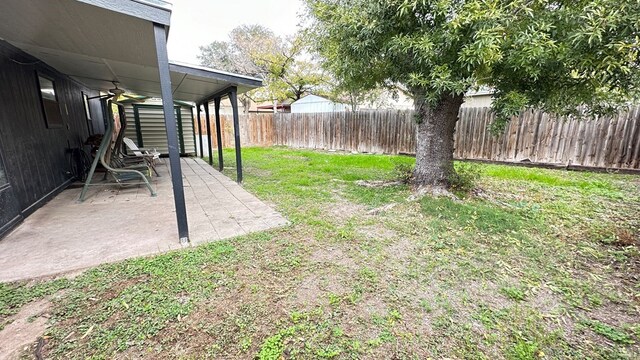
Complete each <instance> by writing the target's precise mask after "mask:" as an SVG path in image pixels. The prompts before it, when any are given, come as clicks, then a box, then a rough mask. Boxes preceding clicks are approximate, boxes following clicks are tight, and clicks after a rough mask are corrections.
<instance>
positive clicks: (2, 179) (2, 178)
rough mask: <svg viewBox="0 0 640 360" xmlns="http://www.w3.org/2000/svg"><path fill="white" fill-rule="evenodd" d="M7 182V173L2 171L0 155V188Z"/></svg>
mask: <svg viewBox="0 0 640 360" xmlns="http://www.w3.org/2000/svg"><path fill="white" fill-rule="evenodd" d="M8 183H9V180H7V174H6V173H5V172H4V165H2V158H1V157H0V189H1V188H3V187H4V186H5V185H7V184H8Z"/></svg>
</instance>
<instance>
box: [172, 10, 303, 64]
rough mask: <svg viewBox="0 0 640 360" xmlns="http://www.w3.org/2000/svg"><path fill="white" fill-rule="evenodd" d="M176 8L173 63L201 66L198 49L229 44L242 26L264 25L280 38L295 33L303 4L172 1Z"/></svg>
mask: <svg viewBox="0 0 640 360" xmlns="http://www.w3.org/2000/svg"><path fill="white" fill-rule="evenodd" d="M169 2H171V3H172V4H173V12H172V15H171V29H170V31H169V43H168V47H169V59H171V60H176V61H182V62H187V63H191V64H197V63H198V59H197V57H196V56H197V55H198V53H199V49H198V47H199V46H201V45H207V44H209V43H211V42H212V41H214V40H227V39H228V34H229V32H230V31H231V30H232V29H233V28H235V27H236V26H238V25H242V24H260V25H264V26H266V27H267V28H269V29H271V30H273V31H274V32H275V33H276V34H278V35H290V34H293V33H295V31H296V28H297V25H298V23H299V22H300V18H301V16H300V15H301V13H302V9H303V5H302V0H225V1H223V0H169Z"/></svg>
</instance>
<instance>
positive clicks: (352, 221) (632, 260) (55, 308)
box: [0, 148, 640, 359]
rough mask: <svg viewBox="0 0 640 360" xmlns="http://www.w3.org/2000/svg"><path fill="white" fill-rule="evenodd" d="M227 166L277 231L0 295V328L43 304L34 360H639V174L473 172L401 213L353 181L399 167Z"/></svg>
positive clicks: (305, 155) (404, 198)
mask: <svg viewBox="0 0 640 360" xmlns="http://www.w3.org/2000/svg"><path fill="white" fill-rule="evenodd" d="M226 154H227V157H226V160H228V161H232V159H233V155H232V152H227V153H226ZM243 159H244V162H245V184H244V186H245V187H246V188H247V189H248V190H249V191H251V192H252V193H254V194H256V195H257V196H258V197H260V198H261V199H262V200H264V201H266V202H267V203H270V204H271V205H272V206H274V207H275V208H276V209H278V210H279V211H280V212H281V213H282V214H283V215H285V216H286V217H287V218H288V219H289V220H290V221H291V225H289V226H287V227H284V228H281V229H277V230H272V231H267V232H261V233H256V234H253V235H251V236H245V237H240V238H235V239H230V240H227V241H219V242H215V243H211V244H209V245H206V246H201V247H198V248H194V249H189V250H184V251H177V252H172V253H168V254H165V255H160V256H155V257H151V258H145V259H135V260H130V261H125V262H122V263H118V264H110V265H105V266H101V267H99V268H96V269H93V270H89V271H86V272H85V273H83V274H81V275H79V276H76V277H74V278H72V279H58V280H53V281H47V282H26V283H13V284H4V285H1V284H0V326H2V327H4V326H7V324H8V323H9V322H10V321H11V320H12V319H13V316H14V314H16V313H17V312H18V311H19V310H20V309H21V308H22V307H24V306H27V305H28V304H29V303H32V301H34V300H37V299H41V298H45V297H46V298H48V299H50V300H51V302H52V304H53V305H52V308H51V310H50V312H51V315H50V318H49V320H48V321H49V327H48V330H47V331H46V333H45V335H44V341H40V344H39V346H40V348H41V352H42V354H43V356H44V357H45V358H87V357H92V358H113V357H118V358H138V357H148V358H165V357H166V358H202V357H210V358H221V359H229V358H240V359H253V358H258V359H281V358H286V359H290V358H302V359H308V358H313V359H318V358H326V359H329V358H335V359H356V358H368V359H427V358H434V359H440V358H455V359H458V358H469V359H479V358H487V359H496V358H506V359H555V358H577V359H582V358H638V357H640V346H639V345H638V343H639V342H640V298H639V297H640V288H639V287H638V277H639V276H640V252H639V247H638V246H639V245H640V177H638V176H631V175H617V174H594V173H583V172H580V173H579V172H566V171H559V170H542V169H531V168H522V167H510V166H498V165H479V167H480V171H481V174H482V175H481V177H480V180H479V182H478V188H479V190H475V191H474V192H473V194H472V195H469V196H467V197H465V198H464V199H462V200H459V201H455V200H452V199H449V198H432V197H423V198H421V199H417V200H416V199H413V198H412V197H411V195H412V193H411V191H410V189H409V188H408V187H407V186H406V185H394V186H389V187H384V188H369V187H365V186H362V185H361V184H359V183H357V181H358V180H366V181H373V180H393V179H394V178H395V177H396V176H397V174H396V173H395V172H394V168H396V167H397V165H398V164H410V163H412V162H413V161H414V160H413V159H412V158H410V157H400V156H382V155H352V154H341V153H327V152H314V151H297V150H290V149H285V148H267V149H262V148H250V149H244V150H243ZM228 165H229V166H233V163H228ZM228 173H229V175H230V176H233V174H234V170H233V169H230V170H228ZM34 346H37V345H35V344H34ZM32 353H33V348H31V349H28V350H25V356H32V355H31V354H32Z"/></svg>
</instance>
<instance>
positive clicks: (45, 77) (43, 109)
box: [36, 71, 64, 129]
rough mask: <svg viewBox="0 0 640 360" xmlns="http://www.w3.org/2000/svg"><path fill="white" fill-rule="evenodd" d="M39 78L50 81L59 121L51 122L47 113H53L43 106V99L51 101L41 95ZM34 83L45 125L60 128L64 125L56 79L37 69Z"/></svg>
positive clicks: (48, 127) (50, 127) (49, 127)
mask: <svg viewBox="0 0 640 360" xmlns="http://www.w3.org/2000/svg"><path fill="white" fill-rule="evenodd" d="M40 78H43V79H46V80H49V81H50V82H51V85H52V87H53V96H54V97H55V99H56V100H55V103H56V108H57V115H58V118H59V119H60V122H59V123H58V122H51V120H53V119H50V117H52V116H49V115H53V114H50V113H48V112H47V107H46V106H45V101H51V100H45V98H44V97H43V96H42V85H40ZM36 83H37V85H38V96H39V97H40V108H41V109H42V116H43V117H44V122H45V124H46V126H47V129H61V128H63V127H64V119H63V118H62V112H61V111H60V98H59V97H58V90H57V88H56V81H55V79H54V78H53V77H52V76H49V75H47V74H44V73H41V72H39V71H36Z"/></svg>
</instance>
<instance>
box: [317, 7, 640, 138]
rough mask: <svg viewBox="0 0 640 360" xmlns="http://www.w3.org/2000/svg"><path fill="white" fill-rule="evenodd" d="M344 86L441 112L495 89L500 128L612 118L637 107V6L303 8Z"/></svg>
mask: <svg viewBox="0 0 640 360" xmlns="http://www.w3.org/2000/svg"><path fill="white" fill-rule="evenodd" d="M306 3H307V6H308V9H309V14H310V16H311V19H312V20H313V21H312V25H311V27H310V28H311V32H312V33H313V34H314V36H315V40H314V43H315V44H316V45H317V48H318V51H319V52H320V53H321V54H322V55H323V56H324V58H325V59H326V65H327V66H328V68H329V69H331V71H332V72H334V73H335V74H336V76H338V77H339V78H341V79H343V80H344V81H346V82H349V83H354V84H357V86H359V87H364V88H374V87H377V86H381V85H387V86H389V85H391V86H394V85H398V86H402V87H404V88H405V89H406V90H408V91H409V92H410V93H412V94H413V96H414V97H424V99H425V101H427V102H428V103H429V104H430V105H431V106H436V105H437V104H438V101H439V100H440V99H442V98H443V96H450V95H456V94H457V95H459V94H464V93H465V92H467V91H468V90H470V89H473V88H474V87H477V86H481V85H483V86H489V87H492V88H493V89H495V101H494V104H493V107H494V110H495V111H496V112H497V114H498V119H500V120H502V121H498V122H497V125H498V127H499V126H500V125H501V124H504V123H505V121H506V120H507V119H508V118H509V117H510V116H512V115H515V114H517V113H518V112H519V111H520V110H521V109H522V108H523V107H525V106H534V107H538V108H542V109H544V110H547V111H552V112H556V113H562V114H565V113H572V112H575V111H576V108H577V107H578V106H583V108H585V109H586V110H587V111H589V112H592V113H603V112H606V111H611V110H613V109H615V108H616V107H618V106H620V105H623V104H626V103H627V102H628V101H629V100H630V99H637V98H638V93H639V91H638V87H639V85H640V75H639V74H640V71H639V57H638V55H639V53H638V50H639V46H640V41H639V36H640V34H639V32H640V30H639V29H640V1H636V0H590V1H584V0H582V1H581V0H561V1H548V0H514V1H500V0H466V1H465V0H306Z"/></svg>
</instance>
